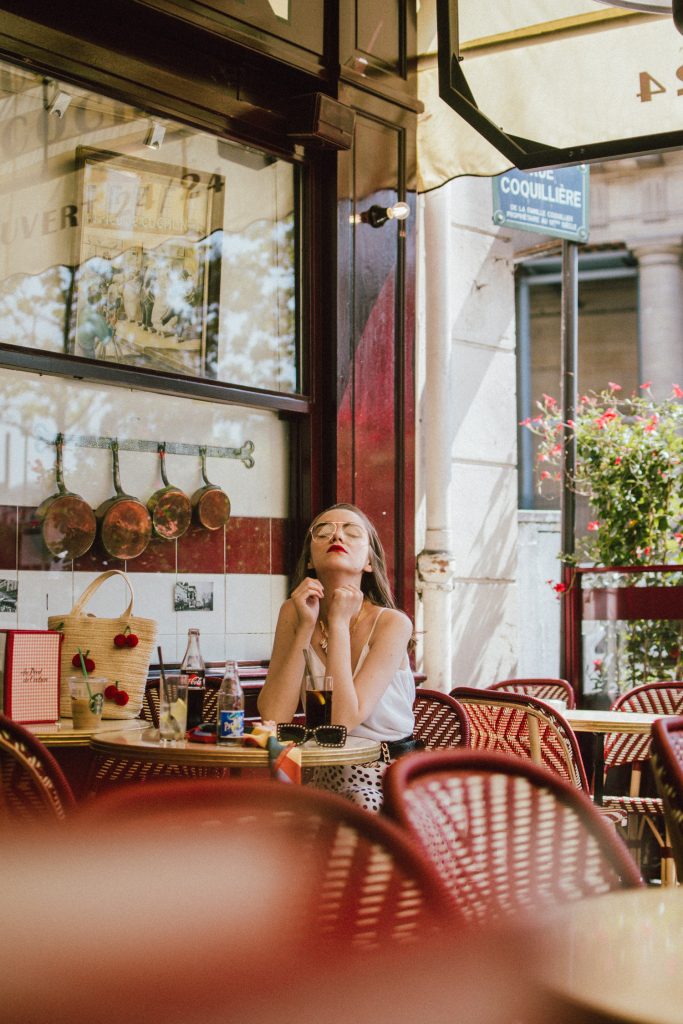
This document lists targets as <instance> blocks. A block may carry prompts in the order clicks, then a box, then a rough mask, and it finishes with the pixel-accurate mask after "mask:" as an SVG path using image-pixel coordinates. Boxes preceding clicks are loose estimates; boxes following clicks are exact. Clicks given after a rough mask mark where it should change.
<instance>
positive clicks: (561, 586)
mask: <svg viewBox="0 0 683 1024" xmlns="http://www.w3.org/2000/svg"><path fill="white" fill-rule="evenodd" d="M553 590H554V591H555V593H556V594H564V593H566V591H567V584H566V583H556V584H555V586H554V587H553Z"/></svg>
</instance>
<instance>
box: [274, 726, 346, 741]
mask: <svg viewBox="0 0 683 1024" xmlns="http://www.w3.org/2000/svg"><path fill="white" fill-rule="evenodd" d="M276 735H277V738H278V739H279V741H280V742H281V743H296V745H297V746H299V744H300V743H305V742H306V740H307V739H314V740H315V742H316V743H317V744H318V746H319V747H343V746H344V744H345V743H346V726H345V725H319V726H317V728H315V729H307V728H306V726H305V725H296V724H294V723H292V722H279V723H278V726H277V733H276Z"/></svg>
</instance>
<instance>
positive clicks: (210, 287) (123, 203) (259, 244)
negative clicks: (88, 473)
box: [0, 63, 302, 395]
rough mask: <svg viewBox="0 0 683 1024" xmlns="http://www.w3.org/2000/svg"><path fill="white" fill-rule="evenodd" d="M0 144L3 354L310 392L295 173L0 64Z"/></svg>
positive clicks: (289, 166)
mask: <svg viewBox="0 0 683 1024" xmlns="http://www.w3.org/2000/svg"><path fill="white" fill-rule="evenodd" d="M0 140H1V141H0V149H1V150H2V153H3V166H2V171H1V172H0V174H1V176H2V190H1V191H0V343H2V344H4V345H10V346H17V347H19V348H20V349H21V350H22V351H26V352H27V357H28V354H29V353H30V354H35V353H59V354H60V355H61V356H70V357H81V358H85V359H89V360H94V361H96V364H103V365H104V364H110V365H111V364H118V366H119V367H121V368H130V369H131V370H132V371H135V370H138V369H141V368H142V369H144V370H145V371H155V372H157V373H158V374H159V375H161V376H163V375H166V376H167V377H168V378H169V379H170V378H176V379H177V378H178V377H181V378H187V379H188V381H190V380H194V381H195V382H196V381H214V382H218V383H226V384H228V383H229V384H232V385H237V386H239V387H243V388H248V389H263V390H266V391H270V392H278V393H280V394H290V395H291V394H297V393H299V392H300V391H301V390H302V386H301V374H300V330H299V303H298V293H299V288H298V283H297V253H298V250H299V232H300V223H299V216H298V210H299V207H300V203H299V197H298V192H299V186H300V183H299V168H298V167H297V166H296V165H295V164H294V163H290V162H288V161H285V160H282V159H277V158H275V157H273V156H270V155H268V154H267V153H264V152H260V151H256V150H253V149H247V148H245V147H243V146H239V145H237V144H233V143H231V142H228V141H226V140H223V139H219V138H216V137H215V136H212V135H209V134H207V133H204V132H201V131H198V130H196V129H194V128H191V127H188V126H186V125H183V124H180V123H177V122H174V121H172V120H170V119H168V118H158V117H155V116H153V115H150V114H148V113H145V112H144V111H142V110H140V109H138V108H135V107H132V106H130V105H127V104H125V103H122V102H120V101H117V100H114V99H108V98H106V97H103V96H99V95H96V94H94V93H92V92H89V91H87V90H84V89H81V88H77V87H75V86H73V85H65V84H62V83H60V82H59V81H56V80H54V79H51V78H46V77H44V76H41V75H37V74H35V73H32V72H29V71H26V70H25V69H22V68H17V67H14V66H12V65H9V64H2V63H0ZM14 365H16V363H15V364H14ZM30 365H31V362H30V358H27V366H29V367H30ZM124 378H125V374H124ZM161 387H162V386H161V385H160V388H161Z"/></svg>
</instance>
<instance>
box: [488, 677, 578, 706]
mask: <svg viewBox="0 0 683 1024" xmlns="http://www.w3.org/2000/svg"><path fill="white" fill-rule="evenodd" d="M486 689H487V690H504V691H505V693H526V694H528V695H529V696H530V697H537V698H538V700H564V701H566V702H567V707H568V708H575V707H576V698H575V696H574V691H573V689H572V687H571V685H570V683H569V682H568V681H567V680H566V679H552V678H547V679H541V678H538V679H504V680H502V681H501V682H500V683H491V685H490V686H487V687H486Z"/></svg>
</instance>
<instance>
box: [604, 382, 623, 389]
mask: <svg viewBox="0 0 683 1024" xmlns="http://www.w3.org/2000/svg"><path fill="white" fill-rule="evenodd" d="M607 383H608V385H609V388H610V391H621V384H615V383H614V381H613V380H608V381H607Z"/></svg>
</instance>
